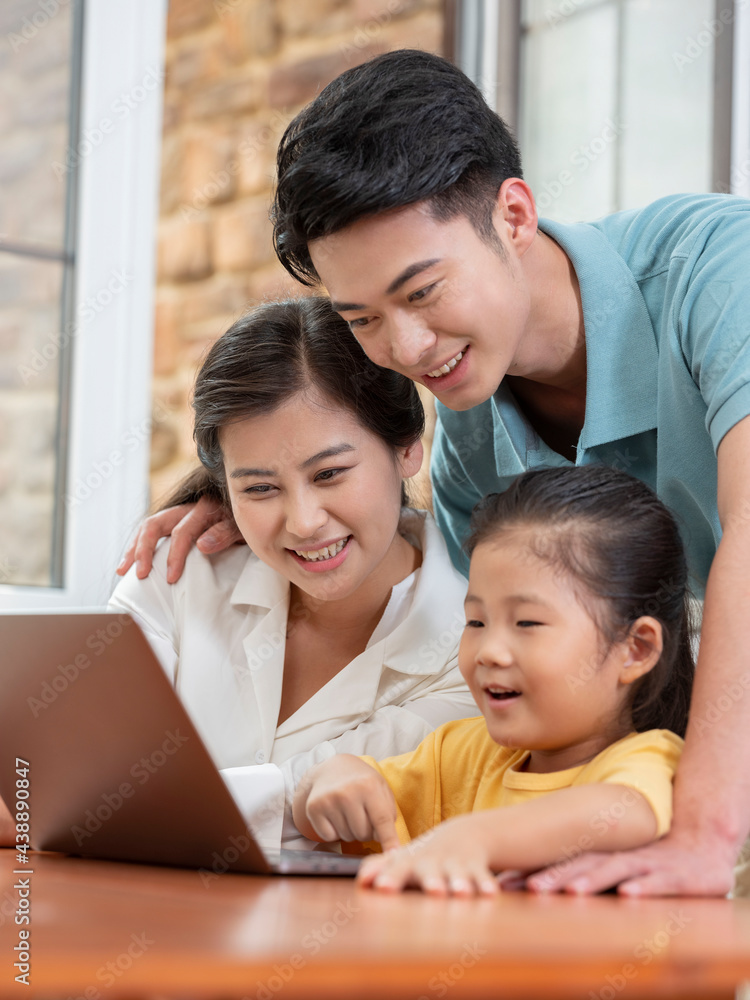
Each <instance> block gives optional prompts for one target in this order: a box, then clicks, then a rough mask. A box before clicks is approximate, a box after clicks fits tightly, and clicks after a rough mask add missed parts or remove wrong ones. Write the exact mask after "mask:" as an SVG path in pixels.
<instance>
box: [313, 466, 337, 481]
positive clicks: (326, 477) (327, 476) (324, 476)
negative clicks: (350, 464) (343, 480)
mask: <svg viewBox="0 0 750 1000" xmlns="http://www.w3.org/2000/svg"><path fill="white" fill-rule="evenodd" d="M343 471H344V470H343V469H323V471H322V472H319V473H318V474H317V476H316V477H315V480H316V482H317V481H322V482H324V483H329V482H330V481H331V480H332V479H335V477H336V476H337V475H338V474H339V473H340V472H343Z"/></svg>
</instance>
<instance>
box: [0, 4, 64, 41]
mask: <svg viewBox="0 0 750 1000" xmlns="http://www.w3.org/2000/svg"><path fill="white" fill-rule="evenodd" d="M69 5H70V0H39V2H38V3H37V5H36V6H37V9H36V10H35V11H34V13H33V14H31V15H30V16H29V17H24V18H23V20H22V21H21V23H20V25H19V27H18V31H11V32H9V33H8V34H7V35H6V36H5V37H6V38H7V39H8V44H9V45H10V47H11V49H12V50H13V52H18V51H19V49H22V48H23V47H24V45H28V44H29V42H31V41H33V39H35V38H36V36H37V35H38V34H39V32H40V31H41V30H42V29H43V28H46V27H47V25H48V24H49V22H50V21H51V20H52V18H53V17H55V16H56V15H57V14H58V13H59V12H60V9H61V8H62V7H68V6H69Z"/></svg>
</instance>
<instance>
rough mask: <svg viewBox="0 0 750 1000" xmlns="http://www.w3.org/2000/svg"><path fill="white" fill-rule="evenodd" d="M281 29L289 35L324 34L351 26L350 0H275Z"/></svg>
mask: <svg viewBox="0 0 750 1000" xmlns="http://www.w3.org/2000/svg"><path fill="white" fill-rule="evenodd" d="M277 9H278V14H279V22H280V24H281V30H282V32H283V33H284V34H285V35H288V36H289V37H294V36H299V35H308V36H309V35H315V36H319V37H320V36H324V35H328V34H332V33H334V32H336V31H342V30H345V29H346V28H349V27H351V25H352V23H353V21H354V11H353V8H352V4H351V2H350V0H305V2H304V3H300V0H277Z"/></svg>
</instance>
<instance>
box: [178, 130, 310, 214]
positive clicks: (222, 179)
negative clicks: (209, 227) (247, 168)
mask: <svg viewBox="0 0 750 1000" xmlns="http://www.w3.org/2000/svg"><path fill="white" fill-rule="evenodd" d="M290 117H291V116H290V115H289V113H288V112H287V111H286V110H281V111H278V110H277V111H274V113H273V114H272V115H271V119H270V122H269V123H268V124H267V125H264V126H263V128H261V129H260V130H259V131H258V132H256V133H255V134H254V135H252V136H247V137H246V138H245V139H243V140H242V142H241V143H240V144H239V146H238V147H237V156H233V157H232V158H231V159H230V160H229V161H228V163H227V164H226V165H225V166H224V167H223V168H222V169H221V170H212V171H211V173H210V174H209V176H208V179H207V180H206V181H205V183H204V184H201V186H200V187H197V188H194V189H193V193H192V197H191V199H190V201H189V202H187V203H183V204H181V205H180V215H181V216H182V218H183V221H185V222H190V221H191V220H192V219H196V218H198V217H199V215H200V213H201V212H202V211H203V210H204V209H205V208H206V207H207V206H208V205H209V204H210V203H211V202H213V201H215V200H216V198H218V196H219V195H220V194H221V192H222V191H226V190H227V188H228V187H229V185H230V184H231V181H232V178H233V177H236V176H237V174H238V173H239V172H240V170H241V169H242V162H243V160H245V159H248V158H249V157H251V156H256V155H257V154H258V153H259V152H260V151H261V150H262V149H263V148H265V147H266V146H268V144H269V143H270V142H276V141H277V140H278V138H279V137H280V134H281V132H283V131H284V129H285V128H286V127H287V125H288V124H289V121H290Z"/></svg>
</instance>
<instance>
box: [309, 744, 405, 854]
mask: <svg viewBox="0 0 750 1000" xmlns="http://www.w3.org/2000/svg"><path fill="white" fill-rule="evenodd" d="M292 815H293V817H294V825H295V826H296V827H297V829H298V830H299V832H300V833H301V834H302V835H303V836H305V837H307V838H308V839H310V840H322V841H331V840H347V841H349V840H361V841H367V840H377V841H378V842H379V843H380V845H381V847H382V848H383V850H384V851H387V850H390V849H391V848H394V847H398V846H399V839H398V834H397V833H396V815H397V811H396V800H395V799H394V797H393V792H392V791H391V789H390V786H389V785H388V782H387V781H386V780H385V778H383V776H382V775H381V774H379V772H378V771H376V770H375V769H374V768H372V767H370V765H369V764H366V763H365V761H363V760H360V759H359V757H354V756H352V755H350V754H337V755H336V756H335V757H331V758H330V760H326V761H324V762H323V763H322V764H318V765H317V766H316V767H313V768H311V769H310V770H309V771H308V772H307V774H306V775H305V776H304V778H303V779H302V781H301V782H300V785H299V787H298V788H297V792H296V794H295V796H294V805H293V807H292Z"/></svg>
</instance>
